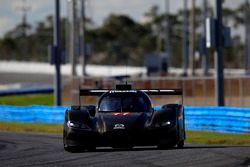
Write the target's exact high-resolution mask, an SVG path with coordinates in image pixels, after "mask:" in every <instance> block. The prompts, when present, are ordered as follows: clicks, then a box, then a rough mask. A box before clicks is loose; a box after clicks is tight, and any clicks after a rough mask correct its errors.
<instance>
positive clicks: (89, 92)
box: [80, 89, 183, 96]
mask: <svg viewBox="0 0 250 167" xmlns="http://www.w3.org/2000/svg"><path fill="white" fill-rule="evenodd" d="M136 91H142V92H145V93H146V94H147V95H183V93H182V89H135V90H116V89H115V90H112V89H80V96H101V95H102V94H103V93H107V92H114V93H115V92H117V93H123V92H124V93H128V92H136Z"/></svg>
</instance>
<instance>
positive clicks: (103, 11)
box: [0, 0, 244, 37]
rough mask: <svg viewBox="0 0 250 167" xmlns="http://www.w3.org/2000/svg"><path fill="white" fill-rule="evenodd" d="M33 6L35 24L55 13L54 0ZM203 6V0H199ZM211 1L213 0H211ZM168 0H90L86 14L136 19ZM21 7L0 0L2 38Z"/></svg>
mask: <svg viewBox="0 0 250 167" xmlns="http://www.w3.org/2000/svg"><path fill="white" fill-rule="evenodd" d="M26 1H27V4H28V5H29V6H30V7H31V11H29V12H28V22H29V23H31V24H32V25H35V24H36V23H37V22H39V21H41V20H44V18H45V17H46V16H47V15H49V14H53V9H54V0H26ZM196 1H197V5H200V4H201V2H202V0H196ZM226 1H227V2H226V4H225V5H227V6H231V7H237V5H238V4H239V2H244V1H243V0H237V1H236V0H226ZM66 2H67V0H61V9H62V15H63V16H65V15H66ZM209 2H211V0H209ZM164 3H165V0H87V15H88V16H90V17H91V18H92V19H93V20H94V22H95V23H96V25H100V24H101V23H102V21H103V19H104V18H105V17H107V15H109V14H110V13H119V14H127V15H129V16H131V17H133V18H134V19H136V20H140V19H142V17H143V14H144V13H145V12H146V11H147V10H148V9H149V8H150V7H151V6H152V5H154V4H156V5H158V6H159V7H160V11H161V12H163V10H164ZM170 4H171V5H170V6H171V7H170V10H171V12H176V11H177V10H178V9H179V8H180V7H182V6H183V1H182V0H170ZM20 6H22V0H1V1H0V37H2V36H3V34H4V33H5V32H6V31H8V30H10V29H12V28H14V27H15V26H16V25H17V24H18V23H19V22H20V21H21V18H22V15H21V12H20V11H19V10H18V8H19V7H20Z"/></svg>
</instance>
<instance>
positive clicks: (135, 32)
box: [0, 5, 244, 67]
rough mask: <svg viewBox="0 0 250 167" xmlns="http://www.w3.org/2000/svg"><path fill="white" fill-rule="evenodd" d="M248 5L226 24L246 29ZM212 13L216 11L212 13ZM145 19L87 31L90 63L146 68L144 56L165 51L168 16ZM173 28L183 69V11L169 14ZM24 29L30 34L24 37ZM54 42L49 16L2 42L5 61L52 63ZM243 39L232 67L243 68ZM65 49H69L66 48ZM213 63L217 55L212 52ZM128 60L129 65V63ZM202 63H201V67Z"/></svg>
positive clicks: (113, 21)
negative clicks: (214, 55)
mask: <svg viewBox="0 0 250 167" xmlns="http://www.w3.org/2000/svg"><path fill="white" fill-rule="evenodd" d="M243 9H244V5H240V6H239V7H238V8H237V9H234V10H232V9H228V8H226V9H224V21H225V23H230V24H233V25H234V26H235V28H237V27H240V26H244V10H243ZM195 11H196V12H195V13H196V24H195V26H196V30H197V34H196V41H195V43H196V46H197V47H196V48H197V50H198V49H199V47H198V46H199V37H200V36H201V29H202V28H201V26H202V24H203V20H202V11H201V9H200V8H196V9H195ZM210 11H211V13H212V10H210ZM145 16H146V17H147V18H149V19H148V22H146V23H139V22H137V21H135V20H133V19H132V18H130V17H129V16H127V15H115V14H111V15H109V16H108V17H107V18H106V19H105V20H104V22H103V24H102V26H100V27H98V28H94V29H93V28H87V31H86V41H87V42H88V43H90V44H91V46H92V47H91V48H92V55H91V56H89V57H88V60H87V63H95V64H98V63H101V64H110V65H113V64H125V63H128V64H129V65H143V63H144V55H145V54H146V53H150V52H163V51H164V40H163V36H164V34H163V32H164V21H165V19H164V18H165V15H164V14H161V13H160V12H159V9H158V7H157V6H153V7H152V8H151V9H150V10H149V11H148V12H147V13H145ZM169 18H170V22H171V23H170V25H171V31H170V32H171V33H170V34H171V35H170V37H171V45H172V53H173V55H172V58H171V64H172V66H176V67H180V66H181V62H182V36H181V34H182V23H183V11H182V10H180V11H178V12H177V13H176V14H171V15H169ZM61 25H62V26H61V27H62V30H61V31H62V32H61V34H62V44H65V34H66V28H65V25H66V19H65V18H63V19H62V20H61ZM23 28H26V29H27V30H29V31H27V32H28V33H27V34H25V35H24V33H23V32H22V30H23ZM52 40H53V17H52V16H48V17H47V18H46V19H45V20H44V21H41V22H39V23H38V24H37V25H36V27H34V28H33V29H32V27H31V26H26V27H23V26H22V24H20V25H17V26H16V27H15V28H14V29H13V30H11V31H9V32H7V33H6V34H5V35H4V37H3V38H2V39H0V59H1V60H27V61H43V62H46V61H48V56H47V55H48V54H47V52H48V51H47V47H48V45H49V44H52ZM242 41H243V40H242V39H241V36H239V35H235V36H234V37H233V47H232V48H229V49H226V51H225V64H226V66H228V67H242V63H241V62H242V61H241V59H242V55H243V43H242ZM62 48H63V49H64V48H65V46H62ZM209 59H210V62H211V63H210V64H213V63H212V62H213V56H212V54H211V53H210V56H209ZM127 61H128V62H127ZM199 61H200V60H198V63H197V64H200V63H199Z"/></svg>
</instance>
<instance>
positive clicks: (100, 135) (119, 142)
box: [63, 85, 185, 151]
mask: <svg viewBox="0 0 250 167" xmlns="http://www.w3.org/2000/svg"><path fill="white" fill-rule="evenodd" d="M150 95H154V96H157V95H165V96H170V95H180V96H181V99H182V91H181V90H178V89H164V90H163V89H155V90H133V89H131V86H130V85H118V86H116V89H114V90H100V89H96V90H85V89H81V90H80V96H100V97H99V100H98V103H97V105H96V106H94V105H88V106H81V105H80V106H71V109H69V110H66V111H65V121H64V131H63V144H64V149H65V150H66V151H75V150H79V149H81V150H94V149H95V148H96V147H100V146H101V147H102V146H111V147H113V148H133V147H134V146H158V147H159V148H170V147H174V146H177V147H178V148H182V147H183V145H184V140H185V124H184V109H183V106H182V102H181V104H164V105H162V107H161V108H160V109H159V110H155V109H154V108H153V105H152V102H151V99H150V97H149V96H150ZM181 101H183V100H181Z"/></svg>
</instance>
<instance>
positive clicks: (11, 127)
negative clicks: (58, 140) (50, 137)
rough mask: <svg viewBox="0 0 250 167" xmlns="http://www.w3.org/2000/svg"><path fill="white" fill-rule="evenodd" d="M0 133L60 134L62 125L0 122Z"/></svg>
mask: <svg viewBox="0 0 250 167" xmlns="http://www.w3.org/2000/svg"><path fill="white" fill-rule="evenodd" d="M0 131H11V132H40V133H62V131H63V125H62V124H31V123H19V122H0Z"/></svg>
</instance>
